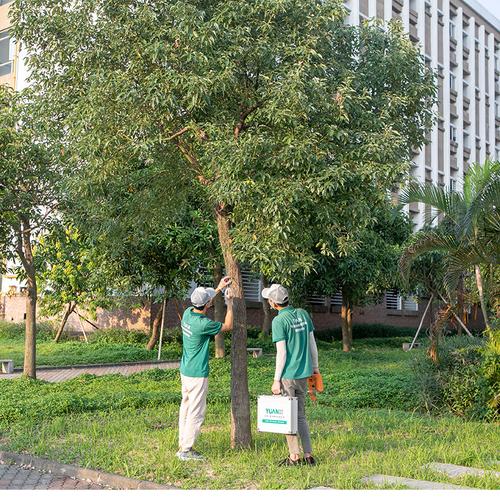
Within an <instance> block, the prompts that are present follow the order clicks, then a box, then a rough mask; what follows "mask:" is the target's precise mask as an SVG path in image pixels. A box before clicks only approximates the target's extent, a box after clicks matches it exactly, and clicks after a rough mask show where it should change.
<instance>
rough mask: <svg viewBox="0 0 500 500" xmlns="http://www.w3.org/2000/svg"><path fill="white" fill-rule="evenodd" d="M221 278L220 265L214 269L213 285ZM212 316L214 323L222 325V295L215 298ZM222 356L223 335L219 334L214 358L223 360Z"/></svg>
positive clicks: (223, 306) (216, 338) (216, 339)
mask: <svg viewBox="0 0 500 500" xmlns="http://www.w3.org/2000/svg"><path fill="white" fill-rule="evenodd" d="M222 278H223V276H222V266H221V265H220V264H217V265H216V266H215V268H214V283H217V284H218V283H219V282H220V280H221V279H222ZM214 315H215V321H220V322H221V323H224V319H225V318H224V317H225V305H224V296H223V294H222V293H218V294H217V295H216V297H215V301H214ZM224 354H225V351H224V334H223V333H219V334H217V335H216V336H215V357H216V358H223V357H224Z"/></svg>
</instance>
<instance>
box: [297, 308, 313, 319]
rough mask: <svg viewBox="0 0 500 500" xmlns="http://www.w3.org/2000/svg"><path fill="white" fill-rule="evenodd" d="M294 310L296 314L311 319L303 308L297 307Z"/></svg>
mask: <svg viewBox="0 0 500 500" xmlns="http://www.w3.org/2000/svg"><path fill="white" fill-rule="evenodd" d="M295 312H296V314H297V316H303V317H305V318H309V319H311V315H310V314H309V313H308V312H307V311H306V310H305V309H302V308H301V307H297V308H296V309H295Z"/></svg>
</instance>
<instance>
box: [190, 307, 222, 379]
mask: <svg viewBox="0 0 500 500" xmlns="http://www.w3.org/2000/svg"><path fill="white" fill-rule="evenodd" d="M181 328H182V359H181V373H182V375H185V376H187V377H208V344H209V342H210V339H211V337H214V336H215V335H217V334H218V333H219V332H220V330H221V328H222V323H221V322H220V321H212V320H211V319H210V318H208V317H207V316H205V315H204V314H200V313H197V312H194V311H193V308H192V307H189V308H188V309H186V310H185V311H184V315H183V316H182V321H181Z"/></svg>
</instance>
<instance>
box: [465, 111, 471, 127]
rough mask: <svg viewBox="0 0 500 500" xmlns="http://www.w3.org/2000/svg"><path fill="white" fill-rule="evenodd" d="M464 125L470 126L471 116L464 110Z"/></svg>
mask: <svg viewBox="0 0 500 500" xmlns="http://www.w3.org/2000/svg"><path fill="white" fill-rule="evenodd" d="M464 123H465V124H466V125H470V115H469V112H468V111H465V110H464Z"/></svg>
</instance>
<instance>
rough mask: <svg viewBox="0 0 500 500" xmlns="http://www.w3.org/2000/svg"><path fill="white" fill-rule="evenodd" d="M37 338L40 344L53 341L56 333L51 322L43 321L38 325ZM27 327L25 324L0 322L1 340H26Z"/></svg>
mask: <svg viewBox="0 0 500 500" xmlns="http://www.w3.org/2000/svg"><path fill="white" fill-rule="evenodd" d="M36 328H37V334H36V338H37V340H39V341H40V342H46V341H47V340H52V339H53V338H54V337H55V335H56V333H55V330H54V326H53V324H52V323H51V322H49V321H41V322H37V324H36ZM24 333H25V325H24V323H12V322H10V321H3V320H0V340H20V341H22V340H23V339H24Z"/></svg>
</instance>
